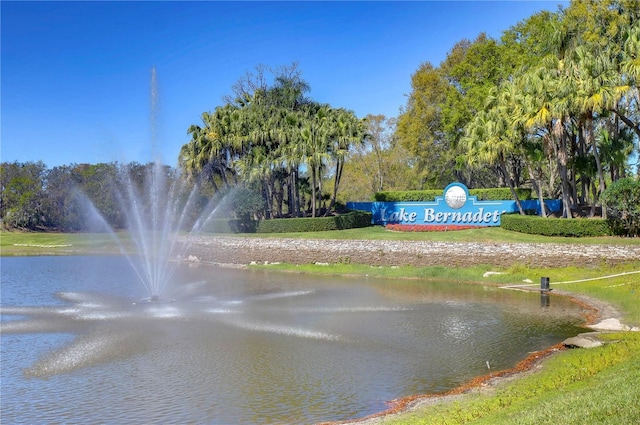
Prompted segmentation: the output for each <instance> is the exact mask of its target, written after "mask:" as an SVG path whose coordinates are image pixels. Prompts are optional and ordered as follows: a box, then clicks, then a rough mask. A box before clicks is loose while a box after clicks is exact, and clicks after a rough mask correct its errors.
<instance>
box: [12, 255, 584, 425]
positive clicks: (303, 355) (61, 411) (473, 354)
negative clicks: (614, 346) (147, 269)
mask: <svg viewBox="0 0 640 425" xmlns="http://www.w3.org/2000/svg"><path fill="white" fill-rule="evenodd" d="M177 279H178V280H177V281H179V282H183V283H180V284H176V285H174V286H173V288H172V292H171V293H168V294H166V296H165V298H164V299H163V300H162V302H160V303H148V302H141V301H140V295H141V291H140V290H139V289H138V288H136V286H135V283H134V282H135V281H136V280H135V277H134V276H132V275H131V272H129V271H128V269H127V266H126V263H124V260H123V259H122V258H120V257H63V258H52V257H33V258H3V259H2V344H1V347H0V348H1V350H2V352H1V355H2V377H1V378H2V398H1V408H2V414H1V419H2V421H3V423H25V424H26V423H29V424H33V423H78V424H80V423H130V424H131V423H150V422H155V423H186V422H189V423H206V424H225V425H226V424H236V423H238V424H239V423H251V424H276V423H277V424H282V423H292V424H300V423H314V422H320V421H329V420H345V419H351V418H356V417H362V416H366V415H369V414H372V413H375V412H377V411H380V410H383V409H385V408H386V403H387V401H388V400H391V399H396V398H399V397H403V396H408V395H412V394H419V393H427V392H437V391H445V390H448V389H450V388H452V387H455V386H457V385H459V384H461V383H463V382H465V381H467V380H468V379H470V378H472V377H473V376H477V375H479V374H483V373H485V372H486V367H487V366H486V362H490V365H491V368H492V370H499V369H503V368H507V367H510V366H512V365H513V364H515V363H516V362H517V361H518V360H520V359H522V358H524V357H526V355H527V353H528V352H530V351H535V350H540V349H543V348H545V347H547V346H549V345H551V344H554V343H556V342H559V341H561V340H562V339H564V338H565V337H567V336H569V335H574V334H575V333H576V332H577V329H576V324H578V323H579V322H580V318H579V316H578V314H579V312H580V309H579V308H577V307H575V306H572V305H571V304H570V303H568V302H567V301H565V300H563V299H560V298H553V300H552V303H551V307H550V308H548V309H544V310H541V308H540V303H539V299H538V298H537V294H524V293H517V292H513V291H508V292H507V291H501V290H499V289H489V288H481V287H470V286H461V285H453V286H452V285H449V286H447V285H444V284H435V283H426V282H398V281H392V282H391V281H382V280H371V281H369V280H366V279H365V280H363V279H336V278H322V277H311V276H303V275H290V274H277V273H273V274H268V273H264V272H255V271H240V270H224V269H215V268H209V267H195V268H193V267H183V268H180V269H179V273H178V276H177Z"/></svg>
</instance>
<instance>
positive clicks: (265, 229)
mask: <svg viewBox="0 0 640 425" xmlns="http://www.w3.org/2000/svg"><path fill="white" fill-rule="evenodd" d="M371 219H372V217H371V213H369V212H365V211H351V212H349V213H347V214H342V215H337V216H333V217H304V218H278V219H273V220H261V221H260V222H259V223H258V228H257V233H288V232H321V231H326V230H344V229H353V228H357V227H368V226H371Z"/></svg>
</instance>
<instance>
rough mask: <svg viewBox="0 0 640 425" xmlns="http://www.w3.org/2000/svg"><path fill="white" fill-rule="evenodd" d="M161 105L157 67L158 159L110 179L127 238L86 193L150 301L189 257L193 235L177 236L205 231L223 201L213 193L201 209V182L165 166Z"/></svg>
mask: <svg viewBox="0 0 640 425" xmlns="http://www.w3.org/2000/svg"><path fill="white" fill-rule="evenodd" d="M157 109H158V90H157V75H156V69H155V67H153V68H152V70H151V105H150V125H151V145H152V151H153V155H154V156H155V157H156V158H157V159H156V160H155V161H154V162H153V164H152V165H148V166H145V167H143V169H144V175H142V176H141V175H139V173H138V172H139V170H136V169H134V167H135V165H134V166H131V165H129V166H125V167H120V169H119V170H118V171H119V174H118V177H117V181H115V182H112V183H113V184H112V186H113V187H114V190H115V196H116V199H117V200H118V204H119V206H120V208H121V211H120V213H121V214H122V215H123V216H124V220H125V222H126V231H127V235H126V237H123V236H122V235H121V234H120V233H117V232H114V231H113V229H112V228H111V226H110V225H109V224H108V223H107V221H106V220H105V219H104V217H103V215H102V214H101V213H100V212H99V211H98V209H97V208H96V206H94V205H93V204H92V203H91V201H89V200H88V199H87V198H86V197H83V198H84V201H85V210H86V211H87V212H88V213H89V214H90V217H91V218H92V219H93V220H95V221H96V222H97V223H98V224H99V227H100V229H101V230H102V231H105V230H106V231H107V232H108V233H109V234H110V236H111V238H112V239H113V240H114V241H115V242H116V244H117V246H118V248H119V250H120V252H121V253H122V254H123V255H125V256H126V257H127V259H128V262H129V264H130V265H131V267H132V268H133V269H134V271H135V273H136V275H137V277H138V280H139V282H140V283H141V284H142V286H143V287H144V288H145V290H146V292H147V294H148V298H147V300H149V301H158V300H159V299H160V296H161V294H162V292H163V290H164V289H165V288H166V287H167V285H168V284H169V282H170V281H171V279H172V277H173V274H174V272H175V270H176V267H177V264H178V262H177V261H176V260H181V259H183V258H185V257H186V254H187V253H188V252H189V249H190V245H191V244H190V240H192V239H191V238H189V237H186V238H181V237H179V236H181V235H187V236H192V235H194V234H196V233H199V232H200V231H202V229H203V228H204V227H205V226H206V225H207V224H208V223H209V222H210V220H211V219H212V218H213V217H214V215H215V213H216V212H217V211H218V207H219V206H220V205H221V202H217V201H218V200H220V201H222V199H221V198H220V199H218V198H216V197H214V198H212V199H210V200H209V202H208V204H207V205H206V206H205V207H204V208H202V207H201V206H200V205H199V201H200V200H199V199H198V191H199V187H198V184H193V185H191V184H189V182H188V181H187V179H186V178H184V176H183V175H182V173H181V170H179V169H172V168H170V167H167V166H165V165H164V164H163V163H162V161H161V160H160V159H159V154H158V147H157V140H156V139H157V134H156V133H157ZM136 173H138V174H136ZM129 238H130V241H131V243H129V242H128V241H129ZM131 246H133V252H132V250H131Z"/></svg>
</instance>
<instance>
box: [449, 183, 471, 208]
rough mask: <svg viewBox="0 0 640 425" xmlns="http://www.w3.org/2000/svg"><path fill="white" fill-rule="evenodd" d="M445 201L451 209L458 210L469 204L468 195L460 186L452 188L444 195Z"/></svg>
mask: <svg viewBox="0 0 640 425" xmlns="http://www.w3.org/2000/svg"><path fill="white" fill-rule="evenodd" d="M444 201H445V202H446V203H447V205H449V207H450V208H453V209H454V210H457V209H458V208H462V206H463V205H464V203H465V202H467V193H466V192H465V191H464V189H463V188H461V187H460V186H451V187H450V188H449V189H447V191H446V192H445V194H444Z"/></svg>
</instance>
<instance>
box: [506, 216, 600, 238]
mask: <svg viewBox="0 0 640 425" xmlns="http://www.w3.org/2000/svg"><path fill="white" fill-rule="evenodd" d="M500 227H501V228H503V229H505V230H512V231H514V232H520V233H528V234H532V235H543V236H565V237H585V236H608V235H611V234H612V231H611V228H610V223H609V222H608V221H607V220H604V219H597V218H576V219H566V218H544V217H539V216H532V215H520V214H502V216H501V217H500Z"/></svg>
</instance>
